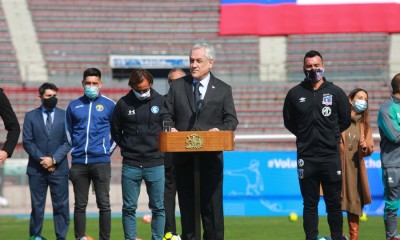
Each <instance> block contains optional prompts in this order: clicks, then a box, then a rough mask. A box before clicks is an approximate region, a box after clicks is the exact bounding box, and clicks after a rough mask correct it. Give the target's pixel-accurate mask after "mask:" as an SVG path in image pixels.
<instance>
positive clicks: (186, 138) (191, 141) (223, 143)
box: [158, 131, 234, 240]
mask: <svg viewBox="0 0 400 240" xmlns="http://www.w3.org/2000/svg"><path fill="white" fill-rule="evenodd" d="M233 148H234V134H233V131H189V132H161V133H160V134H159V135H158V149H159V151H161V152H218V151H232V150H233ZM193 160H194V174H193V175H194V217H195V219H194V224H195V231H194V234H195V239H196V240H200V239H201V226H200V222H201V221H200V167H199V156H198V155H197V154H194V159H193Z"/></svg>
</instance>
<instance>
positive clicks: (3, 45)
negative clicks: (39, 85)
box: [0, 6, 21, 87]
mask: <svg viewBox="0 0 400 240" xmlns="http://www.w3.org/2000/svg"><path fill="white" fill-rule="evenodd" d="M20 81H21V78H20V75H19V69H18V64H17V60H16V57H15V50H14V47H13V44H12V42H11V39H10V33H9V31H8V27H7V22H6V20H5V17H4V12H3V8H1V6H0V82H1V85H2V87H3V86H13V85H18V84H19V83H20Z"/></svg>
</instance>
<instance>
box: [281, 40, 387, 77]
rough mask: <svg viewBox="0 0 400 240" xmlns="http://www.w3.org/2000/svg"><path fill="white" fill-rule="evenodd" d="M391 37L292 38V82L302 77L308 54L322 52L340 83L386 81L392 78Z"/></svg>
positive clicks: (289, 50)
mask: <svg viewBox="0 0 400 240" xmlns="http://www.w3.org/2000/svg"><path fill="white" fill-rule="evenodd" d="M389 36H390V35H389V34H387V33H352V34H310V35H289V36H288V38H287V39H288V47H287V54H288V67H287V71H288V81H298V79H299V77H301V76H302V69H301V67H302V65H301V63H302V60H303V57H304V53H305V52H306V51H308V50H311V49H316V50H318V51H320V52H321V53H322V55H323V57H324V59H325V62H324V64H325V67H326V68H327V69H328V71H329V73H330V76H333V79H331V80H333V81H334V82H336V81H382V80H386V79H388V58H389V44H390V41H389Z"/></svg>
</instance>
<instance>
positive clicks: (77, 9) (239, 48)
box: [28, 0, 258, 79]
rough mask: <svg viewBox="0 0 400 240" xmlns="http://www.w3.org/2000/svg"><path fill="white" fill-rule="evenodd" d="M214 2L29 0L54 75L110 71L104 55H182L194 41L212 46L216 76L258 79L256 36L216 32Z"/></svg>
mask: <svg viewBox="0 0 400 240" xmlns="http://www.w3.org/2000/svg"><path fill="white" fill-rule="evenodd" d="M219 3H220V2H219V1H215V0H213V1H206V2H203V1H200V2H199V1H179V2H177V1H163V2H153V1H140V2H137V1H112V2H106V1H88V0H86V1H79V2H77V1H73V2H70V1H60V0H56V1H46V0H28V4H29V8H30V10H31V12H32V18H33V21H34V24H35V26H36V31H37V34H38V38H39V41H40V44H41V46H42V49H43V53H44V55H45V59H46V61H47V64H48V69H49V72H50V74H51V75H52V76H53V77H61V78H65V76H69V75H80V74H81V70H82V69H84V68H86V67H88V66H98V67H101V68H103V69H104V70H105V71H104V74H109V73H110V69H109V68H108V67H106V66H108V57H109V55H110V54H117V55H118V54H121V55H127V54H128V55H187V54H188V50H189V49H190V47H191V45H192V44H193V42H194V41H195V40H199V39H207V40H209V41H211V42H212V43H213V44H214V46H215V47H216V48H217V49H216V52H217V59H218V64H217V65H216V66H215V72H216V73H217V75H220V76H221V75H223V76H228V77H230V78H233V77H237V76H245V77H246V79H248V78H249V77H251V78H258V38H257V37H255V36H254V37H251V36H250V37H248V36H234V37H221V36H218V20H219V11H218V9H219Z"/></svg>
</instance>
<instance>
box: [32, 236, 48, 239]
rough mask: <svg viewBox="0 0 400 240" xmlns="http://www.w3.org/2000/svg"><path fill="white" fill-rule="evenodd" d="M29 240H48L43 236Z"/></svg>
mask: <svg viewBox="0 0 400 240" xmlns="http://www.w3.org/2000/svg"><path fill="white" fill-rule="evenodd" d="M29 240H46V238H44V237H41V236H31V237H30V238H29Z"/></svg>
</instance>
